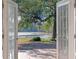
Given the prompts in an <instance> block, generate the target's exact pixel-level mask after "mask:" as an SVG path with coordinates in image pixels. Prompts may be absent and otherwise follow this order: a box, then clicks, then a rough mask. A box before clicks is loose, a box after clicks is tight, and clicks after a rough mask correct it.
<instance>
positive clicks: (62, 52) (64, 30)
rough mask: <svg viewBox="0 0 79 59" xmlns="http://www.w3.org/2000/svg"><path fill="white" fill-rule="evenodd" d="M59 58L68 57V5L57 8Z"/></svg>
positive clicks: (64, 58) (65, 58)
mask: <svg viewBox="0 0 79 59" xmlns="http://www.w3.org/2000/svg"><path fill="white" fill-rule="evenodd" d="M58 48H59V59H68V5H64V6H61V7H59V8H58Z"/></svg>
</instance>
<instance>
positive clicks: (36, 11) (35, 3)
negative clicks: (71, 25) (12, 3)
mask: <svg viewBox="0 0 79 59" xmlns="http://www.w3.org/2000/svg"><path fill="white" fill-rule="evenodd" d="M18 2H19V3H18ZM56 2H57V0H18V1H17V3H18V5H19V7H18V9H19V12H20V15H21V17H22V20H21V21H20V23H19V28H20V29H23V28H29V27H31V25H32V23H35V24H36V25H37V26H39V28H40V29H44V30H45V31H46V32H49V30H50V28H51V27H53V28H52V29H54V31H53V32H54V35H53V37H56ZM38 23H40V25H39V24H38ZM42 23H43V24H42ZM37 28H38V27H37Z"/></svg>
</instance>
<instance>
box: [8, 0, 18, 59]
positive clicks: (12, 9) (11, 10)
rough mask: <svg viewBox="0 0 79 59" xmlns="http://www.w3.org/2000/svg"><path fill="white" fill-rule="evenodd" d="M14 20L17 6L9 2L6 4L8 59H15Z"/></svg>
mask: <svg viewBox="0 0 79 59" xmlns="http://www.w3.org/2000/svg"><path fill="white" fill-rule="evenodd" d="M16 20H17V4H16V3H15V2H13V1H9V4H8V36H9V37H8V59H15V55H16V54H15V50H16V29H17V28H16Z"/></svg>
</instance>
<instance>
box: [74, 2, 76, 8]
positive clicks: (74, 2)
mask: <svg viewBox="0 0 79 59" xmlns="http://www.w3.org/2000/svg"><path fill="white" fill-rule="evenodd" d="M74 8H76V0H75V2H74Z"/></svg>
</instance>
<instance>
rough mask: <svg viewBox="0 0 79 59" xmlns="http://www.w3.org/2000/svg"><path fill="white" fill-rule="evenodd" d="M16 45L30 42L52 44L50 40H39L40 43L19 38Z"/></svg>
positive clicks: (30, 39)
mask: <svg viewBox="0 0 79 59" xmlns="http://www.w3.org/2000/svg"><path fill="white" fill-rule="evenodd" d="M17 42H18V44H25V43H30V42H42V43H47V44H48V43H50V42H53V41H51V38H50V37H49V38H41V41H32V38H19V39H18V40H17Z"/></svg>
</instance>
